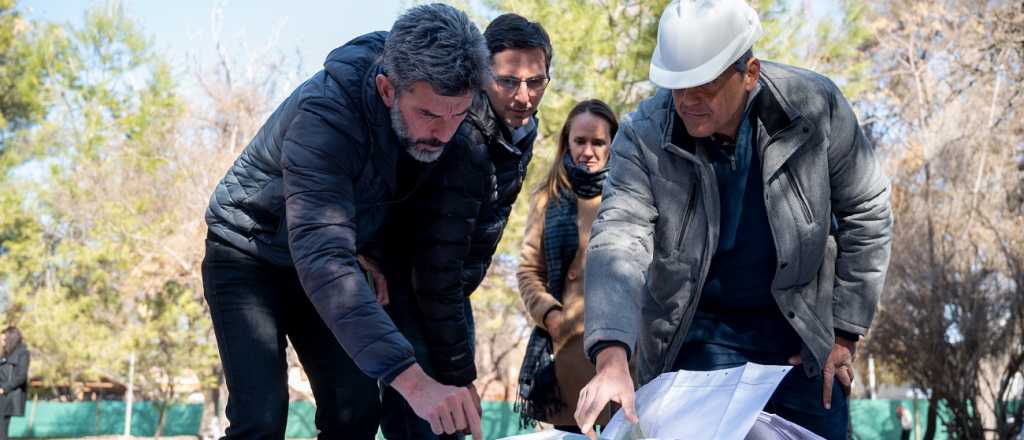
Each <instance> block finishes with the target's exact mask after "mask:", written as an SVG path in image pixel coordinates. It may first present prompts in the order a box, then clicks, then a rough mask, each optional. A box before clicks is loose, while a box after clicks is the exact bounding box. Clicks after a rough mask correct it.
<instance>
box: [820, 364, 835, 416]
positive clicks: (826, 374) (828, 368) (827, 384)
mask: <svg viewBox="0 0 1024 440" xmlns="http://www.w3.org/2000/svg"><path fill="white" fill-rule="evenodd" d="M835 374H836V371H835V367H834V366H832V365H831V364H826V365H825V368H824V369H823V370H822V372H821V376H822V379H823V380H824V384H823V391H822V393H823V394H822V403H823V404H824V405H825V409H832V379H833V377H834V376H835Z"/></svg>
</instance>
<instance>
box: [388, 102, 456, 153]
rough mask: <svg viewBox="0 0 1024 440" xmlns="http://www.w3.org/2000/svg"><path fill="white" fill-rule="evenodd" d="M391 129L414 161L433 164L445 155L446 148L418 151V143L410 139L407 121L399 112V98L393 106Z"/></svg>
mask: <svg viewBox="0 0 1024 440" xmlns="http://www.w3.org/2000/svg"><path fill="white" fill-rule="evenodd" d="M391 129H392V130H394V131H395V136H397V137H398V142H400V143H401V144H402V145H405V152H406V153H409V155H410V156H412V158H413V159H416V160H417V161H419V162H424V163H430V162H433V161H435V160H437V159H438V158H439V157H441V153H444V148H442V149H440V150H437V151H422V150H417V149H416V143H415V142H414V141H413V140H412V139H411V138H409V129H408V127H406V126H405V121H404V120H402V112H401V111H400V110H398V97H395V100H394V102H392V104H391Z"/></svg>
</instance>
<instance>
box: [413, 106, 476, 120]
mask: <svg viewBox="0 0 1024 440" xmlns="http://www.w3.org/2000/svg"><path fill="white" fill-rule="evenodd" d="M472 107H473V103H469V105H468V106H466V108H465V109H464V110H462V111H461V112H458V113H456V114H454V115H453V116H462V115H465V114H467V113H469V109H470V108H472ZM416 110H417V111H419V112H420V114H422V115H424V116H430V117H432V118H440V117H441V115H439V114H436V113H434V112H432V111H430V110H427V109H425V108H422V107H419V108H417V109H416Z"/></svg>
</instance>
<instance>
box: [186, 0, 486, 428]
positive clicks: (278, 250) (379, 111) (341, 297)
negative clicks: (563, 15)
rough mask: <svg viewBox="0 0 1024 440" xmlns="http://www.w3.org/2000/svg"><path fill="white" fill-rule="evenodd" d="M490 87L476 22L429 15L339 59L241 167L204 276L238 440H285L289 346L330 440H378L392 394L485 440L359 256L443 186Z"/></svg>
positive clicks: (305, 89) (265, 132)
mask: <svg viewBox="0 0 1024 440" xmlns="http://www.w3.org/2000/svg"><path fill="white" fill-rule="evenodd" d="M488 77H489V68H488V59H487V49H486V47H485V44H484V40H483V38H482V36H481V35H480V32H479V31H478V30H477V28H476V27H475V26H474V25H473V24H472V22H470V21H469V20H468V18H467V17H466V15H465V14H464V13H462V12H461V11H458V10H456V9H454V8H451V7H449V6H445V5H440V4H433V5H425V6H418V7H415V8H412V9H410V10H409V11H407V12H406V13H405V14H404V15H402V16H401V17H399V19H398V20H397V21H396V22H395V24H394V27H393V28H392V30H391V32H390V33H386V32H377V33H372V34H368V35H364V36H362V37H359V38H356V39H355V40H352V41H350V42H349V43H347V44H345V45H344V46H342V47H340V48H338V49H335V50H334V51H333V52H331V54H330V55H329V56H328V57H327V61H326V62H325V63H324V69H323V70H322V71H320V72H319V73H317V74H316V75H314V76H313V77H312V78H310V79H309V80H307V81H306V82H305V83H303V84H302V85H301V86H300V87H299V88H298V89H296V90H295V91H294V92H293V93H292V95H291V96H289V97H288V98H287V99H286V100H285V101H284V102H283V103H282V104H281V105H280V107H278V109H277V110H275V111H274V113H273V114H272V115H271V116H270V118H269V119H268V120H267V122H266V123H265V124H264V125H263V127H262V128H261V129H260V131H259V133H258V134H257V135H256V137H255V138H254V139H253V140H252V142H251V143H250V144H249V145H248V146H247V147H246V148H245V150H244V151H243V152H242V153H241V155H240V156H239V158H238V159H237V160H236V161H235V163H234V165H233V166H232V167H231V169H230V170H229V171H228V173H227V175H226V176H225V177H224V179H223V180H222V181H221V182H220V184H219V185H218V186H217V188H216V189H215V191H214V193H213V196H212V198H211V200H210V205H209V208H208V210H207V213H206V219H207V223H208V224H209V233H208V236H207V241H206V257H205V259H204V261H203V284H204V288H205V296H206V300H207V302H208V304H209V307H210V314H211V317H212V319H213V325H214V330H215V333H216V336H217V343H218V347H219V349H220V355H221V361H222V363H223V366H224V373H225V377H226V379H227V386H228V391H229V397H228V404H227V416H228V419H229V421H230V426H229V427H228V429H227V437H228V438H244V439H262V438H268V439H280V438H283V437H284V430H285V426H286V420H287V414H288V410H287V409H288V387H287V375H286V370H285V368H286V364H287V362H286V357H285V347H286V344H287V343H286V339H285V338H286V337H287V338H288V340H290V341H291V343H292V344H293V345H294V347H295V350H296V352H297V353H298V355H299V359H300V361H301V362H302V364H303V367H304V368H305V370H306V373H307V374H308V376H309V379H310V383H311V385H312V388H313V394H314V397H315V398H316V405H317V414H316V426H317V429H318V430H319V431H320V438H332V439H333V438H346V439H351V438H355V439H371V438H373V437H374V435H375V433H376V431H377V425H378V420H379V402H378V400H377V396H378V388H377V383H378V381H380V382H382V383H383V384H385V385H390V387H393V388H394V389H395V390H396V391H397V392H398V393H400V394H401V396H402V397H403V398H404V399H405V400H406V401H408V403H409V405H410V406H411V408H412V409H413V412H414V413H415V414H416V415H417V416H419V417H421V418H423V419H426V420H427V421H428V422H429V425H430V427H431V429H432V431H433V432H434V433H442V432H448V433H452V432H455V431H456V430H470V431H472V432H473V434H474V437H476V438H479V436H480V421H479V414H478V413H477V410H476V407H475V405H474V399H473V397H472V396H473V393H472V392H471V391H470V390H468V389H467V388H464V387H462V388H460V387H454V386H448V385H442V384H440V383H438V382H436V381H435V380H433V379H431V378H429V377H428V376H427V375H426V374H424V372H423V370H422V369H421V367H420V366H419V364H418V363H417V362H416V359H415V357H414V351H413V347H412V346H411V344H410V343H409V341H408V340H407V339H406V338H405V337H403V336H402V334H401V333H399V331H398V329H397V328H396V327H395V325H394V324H393V322H392V320H391V319H390V318H389V317H388V316H387V315H386V314H385V312H384V310H383V309H382V308H381V306H380V304H378V301H377V299H376V298H375V296H374V294H373V292H372V290H371V289H370V286H369V285H368V284H367V282H366V278H365V277H364V275H363V272H362V271H361V270H360V268H359V265H358V264H357V259H356V254H357V251H358V249H359V248H360V247H362V246H363V245H365V243H366V242H367V241H368V239H369V238H370V237H371V236H372V235H373V234H374V232H375V231H376V230H377V228H378V227H379V226H380V224H381V223H382V222H383V220H384V213H385V211H386V209H387V208H388V206H391V205H393V204H395V203H396V202H397V201H399V200H403V199H406V198H407V197H409V195H410V194H412V193H414V192H415V188H416V186H417V184H418V183H419V182H420V181H421V180H422V177H423V176H426V175H428V174H429V173H430V168H432V167H433V164H430V162H433V161H434V160H435V159H437V158H438V157H439V156H440V155H441V153H442V152H443V151H444V150H445V149H446V148H445V144H446V143H447V142H449V141H450V140H451V139H452V137H453V135H454V134H455V131H456V129H457V127H458V126H459V125H460V124H461V123H462V121H463V119H464V118H465V115H466V114H467V113H468V110H469V107H470V105H471V104H472V101H473V99H474V96H475V95H476V94H477V91H478V90H479V89H480V88H481V87H482V86H483V83H484V81H486V80H487V78H488ZM417 194H418V195H417V197H423V196H424V195H425V194H424V193H417ZM339 343H340V344H339Z"/></svg>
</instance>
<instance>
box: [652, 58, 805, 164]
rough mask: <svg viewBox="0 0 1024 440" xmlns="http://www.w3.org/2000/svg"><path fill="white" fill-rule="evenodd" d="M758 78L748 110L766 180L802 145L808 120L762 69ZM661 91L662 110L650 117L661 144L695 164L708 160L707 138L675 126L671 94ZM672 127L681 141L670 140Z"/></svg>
mask: <svg viewBox="0 0 1024 440" xmlns="http://www.w3.org/2000/svg"><path fill="white" fill-rule="evenodd" d="M759 81H760V84H761V91H760V93H758V94H757V96H755V97H754V101H753V102H752V104H751V109H750V113H751V114H752V115H753V117H754V118H756V121H757V125H756V126H755V127H754V129H756V130H758V131H757V133H758V134H757V136H756V139H757V143H758V145H757V147H758V149H759V150H758V151H759V153H761V157H762V160H763V162H764V163H763V173H764V174H763V176H764V178H765V181H767V180H768V179H770V178H771V177H772V176H773V175H775V173H777V172H778V171H779V169H781V168H782V166H783V164H785V163H786V161H787V160H788V159H789V158H790V157H791V156H792V155H793V153H795V152H796V151H797V150H799V149H800V147H801V146H803V145H804V143H805V142H806V141H807V139H808V138H809V137H810V135H809V133H810V131H811V130H810V128H811V124H810V123H809V122H808V121H807V120H806V118H804V117H803V116H802V115H801V114H800V113H799V112H798V111H796V109H794V108H793V107H792V106H791V105H789V103H788V102H787V101H786V100H785V97H783V96H782V95H781V93H780V92H779V90H778V88H777V87H776V86H775V84H774V83H773V82H772V80H771V78H770V77H769V76H768V75H765V74H764V71H763V70H762V75H761V79H760V80H759ZM662 93H664V94H665V96H664V97H663V98H662V99H663V103H662V104H663V108H662V109H661V110H662V112H661V114H658V115H657V117H656V118H655V121H652V122H655V128H656V129H660V132H661V138H662V139H663V142H662V144H663V145H662V148H664V149H665V150H666V151H669V152H671V153H673V154H675V155H677V156H680V157H682V158H683V159H686V160H689V161H693V162H695V163H698V164H700V163H702V160H707V159H706V158H707V148H708V147H709V145H708V144H707V141H708V140H707V139H703V138H694V137H692V136H690V134H689V133H687V132H686V130H685V129H683V127H681V126H676V123H677V122H680V121H678V117H677V116H676V112H675V106H674V105H673V99H672V94H671V92H669V91H667V90H665V91H662ZM652 116H654V115H652ZM673 130H680V133H678V134H679V135H680V137H681V139H684V141H683V142H681V143H682V144H683V145H673V144H672V133H673ZM769 147H771V148H769Z"/></svg>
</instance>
